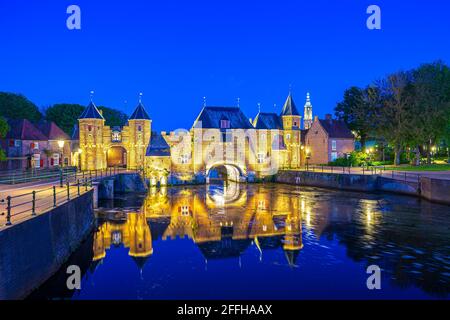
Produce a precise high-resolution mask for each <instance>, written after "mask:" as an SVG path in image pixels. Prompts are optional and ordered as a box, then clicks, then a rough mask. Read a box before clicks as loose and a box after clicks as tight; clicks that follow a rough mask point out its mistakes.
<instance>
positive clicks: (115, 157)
mask: <svg viewBox="0 0 450 320" xmlns="http://www.w3.org/2000/svg"><path fill="white" fill-rule="evenodd" d="M106 161H107V164H108V167H124V168H126V166H127V151H126V150H125V148H124V147H121V146H113V147H111V148H109V149H108V152H107V153H106Z"/></svg>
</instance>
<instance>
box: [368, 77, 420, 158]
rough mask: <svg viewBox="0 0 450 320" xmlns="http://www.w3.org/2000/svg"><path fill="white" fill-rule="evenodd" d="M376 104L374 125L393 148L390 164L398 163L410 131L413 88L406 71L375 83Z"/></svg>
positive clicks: (409, 138) (411, 127)
mask: <svg viewBox="0 0 450 320" xmlns="http://www.w3.org/2000/svg"><path fill="white" fill-rule="evenodd" d="M375 87H376V92H378V94H379V104H378V106H377V108H376V111H375V116H374V118H373V119H374V124H375V127H376V130H377V132H378V134H379V135H380V136H381V137H383V138H384V139H386V141H388V142H389V143H390V144H391V145H392V146H393V148H394V155H395V156H394V158H395V159H394V164H396V165H399V164H400V156H401V153H402V151H403V150H404V148H405V146H406V144H407V143H408V141H410V140H411V135H412V132H413V130H412V129H413V118H414V116H415V115H414V112H413V111H414V107H413V105H414V104H413V94H412V92H413V86H412V75H411V73H410V72H397V73H394V74H391V75H389V76H388V77H386V78H385V79H382V80H380V81H377V82H376V83H375Z"/></svg>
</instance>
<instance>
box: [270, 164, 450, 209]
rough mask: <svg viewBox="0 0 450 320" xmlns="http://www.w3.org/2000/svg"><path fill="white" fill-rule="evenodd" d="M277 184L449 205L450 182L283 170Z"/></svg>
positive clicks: (276, 177)
mask: <svg viewBox="0 0 450 320" xmlns="http://www.w3.org/2000/svg"><path fill="white" fill-rule="evenodd" d="M275 182H278V183H286V184H295V185H303V186H311V187H320V188H333V189H341V190H352V191H363V192H371V191H383V192H392V193H398V194H407V195H412V196H417V197H423V198H425V199H427V200H430V201H434V202H439V203H444V204H450V180H445V179H433V178H427V177H422V178H421V179H420V183H419V182H414V181H401V180H395V179H390V178H385V177H381V176H378V175H360V174H342V173H323V172H306V171H280V172H279V173H278V174H277V175H276V176H275Z"/></svg>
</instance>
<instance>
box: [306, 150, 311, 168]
mask: <svg viewBox="0 0 450 320" xmlns="http://www.w3.org/2000/svg"><path fill="white" fill-rule="evenodd" d="M309 159H311V150H310V148H309V147H306V171H308V170H309Z"/></svg>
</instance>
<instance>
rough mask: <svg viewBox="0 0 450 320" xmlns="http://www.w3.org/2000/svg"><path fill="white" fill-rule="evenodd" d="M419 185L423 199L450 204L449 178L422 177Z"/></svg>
mask: <svg viewBox="0 0 450 320" xmlns="http://www.w3.org/2000/svg"><path fill="white" fill-rule="evenodd" d="M420 186H421V193H422V197H424V198H425V199H427V200H430V201H435V202H440V203H445V204H450V180H444V179H433V178H427V177H422V178H420Z"/></svg>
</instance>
